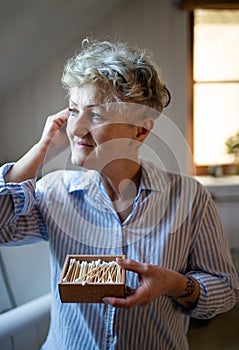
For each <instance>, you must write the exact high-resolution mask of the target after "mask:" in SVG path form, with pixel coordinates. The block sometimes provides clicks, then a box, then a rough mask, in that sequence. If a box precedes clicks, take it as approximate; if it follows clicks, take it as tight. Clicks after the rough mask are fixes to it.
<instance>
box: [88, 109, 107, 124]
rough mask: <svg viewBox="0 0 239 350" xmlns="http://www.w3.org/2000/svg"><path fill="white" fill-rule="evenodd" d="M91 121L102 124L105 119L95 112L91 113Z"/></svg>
mask: <svg viewBox="0 0 239 350" xmlns="http://www.w3.org/2000/svg"><path fill="white" fill-rule="evenodd" d="M90 119H91V120H92V122H94V123H100V122H102V121H103V120H104V118H103V117H102V115H100V114H98V113H95V112H90Z"/></svg>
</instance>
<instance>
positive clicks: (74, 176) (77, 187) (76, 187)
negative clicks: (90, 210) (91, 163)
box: [64, 170, 99, 193]
mask: <svg viewBox="0 0 239 350" xmlns="http://www.w3.org/2000/svg"><path fill="white" fill-rule="evenodd" d="M64 179H65V184H66V186H67V189H68V192H69V193H71V192H74V191H81V190H85V189H87V188H89V187H90V186H91V185H92V184H98V182H99V173H98V172H97V171H94V170H80V171H79V170H67V171H65V174H64Z"/></svg>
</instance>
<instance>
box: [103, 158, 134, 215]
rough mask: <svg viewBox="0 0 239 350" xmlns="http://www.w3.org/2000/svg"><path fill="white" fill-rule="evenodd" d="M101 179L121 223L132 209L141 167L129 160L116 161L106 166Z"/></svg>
mask: <svg viewBox="0 0 239 350" xmlns="http://www.w3.org/2000/svg"><path fill="white" fill-rule="evenodd" d="M115 162H117V164H115ZM101 178H102V181H103V184H104V187H105V190H106V192H107V193H108V195H109V197H110V199H111V201H112V203H113V206H114V208H115V210H116V212H117V213H118V215H119V217H120V219H121V221H122V220H123V219H125V217H127V216H128V215H129V213H130V212H131V210H132V208H133V203H134V199H135V197H136V195H137V192H138V188H139V184H140V178H141V165H140V164H139V163H138V162H134V161H131V160H128V161H125V159H124V160H117V161H114V164H110V165H107V168H105V169H104V171H103V173H101Z"/></svg>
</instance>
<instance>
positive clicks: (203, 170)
mask: <svg viewBox="0 0 239 350" xmlns="http://www.w3.org/2000/svg"><path fill="white" fill-rule="evenodd" d="M182 3H184V6H185V5H187V7H185V8H186V9H189V10H190V11H189V26H190V31H189V47H190V53H189V64H188V67H189V73H188V74H189V82H188V85H189V88H188V91H189V101H190V102H189V103H190V105H189V118H188V144H189V146H190V149H191V151H192V154H193V155H194V84H195V81H194V77H193V72H194V55H193V52H194V10H196V9H214V10H220V9H226V10H232V9H234V10H236V9H239V3H237V4H235V1H229V4H228V3H227V6H225V3H226V2H225V1H217V2H213V6H211V7H209V5H208V3H209V1H195V2H194V1H193V5H194V6H190V3H192V1H190V0H188V1H187V0H185V1H182ZM195 3H196V4H195ZM218 4H219V5H221V7H220V6H215V5H218ZM223 4H224V5H223ZM230 4H231V6H228V5H230ZM197 5H198V6H197ZM199 5H201V6H199ZM232 5H233V6H232ZM235 5H237V6H235ZM223 6H225V7H223ZM210 83H212V84H213V83H214V82H210ZM215 83H227V81H218V82H217V81H215ZM230 83H231V81H230ZM220 167H221V168H222V173H223V175H229V174H231V167H232V164H221V165H220ZM194 168H195V170H196V175H199V176H200V175H208V174H209V173H210V165H197V164H194Z"/></svg>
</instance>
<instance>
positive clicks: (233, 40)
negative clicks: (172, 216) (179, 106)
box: [193, 9, 239, 174]
mask: <svg viewBox="0 0 239 350" xmlns="http://www.w3.org/2000/svg"><path fill="white" fill-rule="evenodd" d="M193 16H194V21H193V153H194V161H195V164H196V166H197V170H198V169H199V168H200V167H201V168H204V169H206V168H207V167H208V166H210V165H219V164H220V165H221V164H230V163H231V162H232V158H231V155H228V154H227V149H226V146H225V142H226V140H227V139H228V137H230V136H232V135H235V134H236V133H237V132H238V131H239V10H207V9H206V10H204V9H197V10H194V12H193ZM197 172H198V174H200V171H197Z"/></svg>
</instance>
